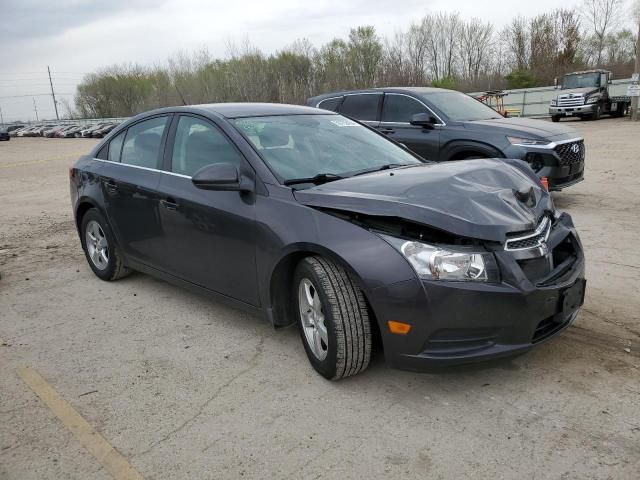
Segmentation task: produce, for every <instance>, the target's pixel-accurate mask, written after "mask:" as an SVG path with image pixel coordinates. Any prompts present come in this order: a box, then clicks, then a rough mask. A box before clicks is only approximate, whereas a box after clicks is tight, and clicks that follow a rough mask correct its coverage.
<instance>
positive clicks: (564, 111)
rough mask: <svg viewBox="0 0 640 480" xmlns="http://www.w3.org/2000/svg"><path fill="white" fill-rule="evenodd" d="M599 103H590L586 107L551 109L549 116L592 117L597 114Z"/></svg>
mask: <svg viewBox="0 0 640 480" xmlns="http://www.w3.org/2000/svg"><path fill="white" fill-rule="evenodd" d="M597 105H598V104H597V103H588V104H586V105H576V106H572V107H549V115H552V116H556V115H558V116H562V117H564V116H572V115H578V116H579V115H591V114H592V113H593V112H595V110H596V107H597Z"/></svg>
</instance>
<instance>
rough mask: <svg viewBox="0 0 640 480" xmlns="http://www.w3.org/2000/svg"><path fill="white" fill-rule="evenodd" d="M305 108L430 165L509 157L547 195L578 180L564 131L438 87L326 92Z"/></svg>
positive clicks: (577, 156)
mask: <svg viewBox="0 0 640 480" xmlns="http://www.w3.org/2000/svg"><path fill="white" fill-rule="evenodd" d="M307 105H309V106H313V107H318V108H323V109H326V110H332V111H335V112H340V113H341V114H343V115H346V116H349V117H352V118H354V119H356V120H359V121H361V122H363V123H365V124H367V125H369V126H370V127H373V128H376V129H378V130H379V131H381V132H383V133H385V134H386V135H388V136H389V137H390V138H392V139H394V140H396V141H397V142H400V143H402V144H404V145H405V146H407V147H408V148H410V149H411V150H413V151H414V152H416V153H418V154H419V155H421V156H422V157H424V158H426V159H429V160H434V161H438V162H440V161H447V160H465V159H470V158H515V159H521V160H524V161H526V162H527V163H528V164H529V165H530V166H531V168H532V169H533V170H534V171H535V172H536V174H537V175H538V177H541V178H542V177H546V178H547V181H548V185H549V189H550V190H562V189H563V188H565V187H568V186H570V185H573V184H575V183H578V182H580V181H582V180H583V178H584V158H585V146H584V140H583V139H582V138H581V137H580V136H579V135H578V133H577V132H576V131H575V130H574V129H573V128H570V127H566V126H560V125H557V124H552V123H550V122H545V121H542V120H534V119H527V118H505V117H503V116H502V115H500V114H499V113H498V112H496V111H495V110H493V109H492V108H490V107H488V106H487V105H485V104H483V103H481V102H479V101H477V100H476V99H474V98H472V97H470V96H469V95H465V94H464V93H460V92H456V91H454V90H445V89H441V88H427V87H415V88H399V87H397V88H375V89H369V90H350V91H344V92H336V93H328V94H325V95H319V96H317V97H313V98H310V99H308V100H307Z"/></svg>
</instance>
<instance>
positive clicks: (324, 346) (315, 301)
mask: <svg viewBox="0 0 640 480" xmlns="http://www.w3.org/2000/svg"><path fill="white" fill-rule="evenodd" d="M298 305H299V307H300V321H301V322H302V330H303V332H304V336H305V338H306V341H307V345H308V346H309V349H310V350H311V352H313V355H314V356H315V357H316V358H317V359H318V360H320V361H322V360H324V359H325V358H327V353H328V351H329V336H328V334H327V326H326V325H325V323H324V320H325V318H324V312H323V311H322V302H321V301H320V295H319V293H318V290H317V289H316V287H315V285H314V284H313V283H312V282H311V280H309V279H308V278H303V279H302V280H300V284H299V286H298Z"/></svg>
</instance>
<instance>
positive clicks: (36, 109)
mask: <svg viewBox="0 0 640 480" xmlns="http://www.w3.org/2000/svg"><path fill="white" fill-rule="evenodd" d="M31 98H33V110H34V112H36V122H39V121H40V120H38V107H37V106H36V97H31Z"/></svg>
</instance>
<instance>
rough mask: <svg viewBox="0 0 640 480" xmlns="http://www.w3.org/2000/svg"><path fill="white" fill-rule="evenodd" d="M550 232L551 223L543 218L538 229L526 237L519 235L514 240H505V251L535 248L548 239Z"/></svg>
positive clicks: (546, 218) (547, 218)
mask: <svg viewBox="0 0 640 480" xmlns="http://www.w3.org/2000/svg"><path fill="white" fill-rule="evenodd" d="M550 231H551V221H550V220H549V217H544V218H543V219H542V221H541V222H540V224H539V225H538V228H536V229H535V231H533V232H531V233H529V234H527V235H519V236H517V237H514V238H509V239H507V242H506V243H505V246H504V249H505V250H527V249H529V248H537V247H540V246H542V245H543V244H544V242H545V241H546V240H547V238H548V237H549V232H550Z"/></svg>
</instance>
